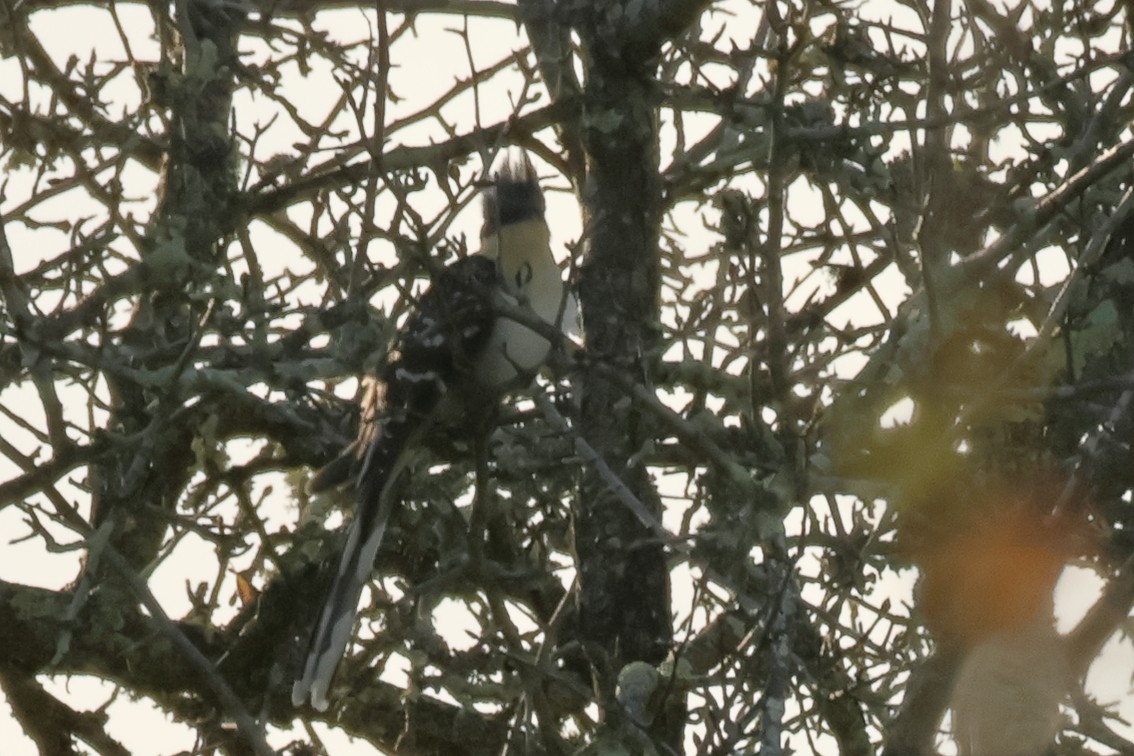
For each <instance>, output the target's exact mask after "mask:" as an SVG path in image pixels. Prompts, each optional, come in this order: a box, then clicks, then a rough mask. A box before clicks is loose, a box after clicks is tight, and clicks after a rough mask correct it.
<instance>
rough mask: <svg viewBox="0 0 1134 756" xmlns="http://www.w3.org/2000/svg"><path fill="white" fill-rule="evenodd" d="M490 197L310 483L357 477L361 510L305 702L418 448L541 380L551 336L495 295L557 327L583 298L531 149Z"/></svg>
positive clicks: (350, 613) (318, 636) (515, 160)
mask: <svg viewBox="0 0 1134 756" xmlns="http://www.w3.org/2000/svg"><path fill="white" fill-rule="evenodd" d="M482 208H483V225H482V228H481V235H480V251H479V253H478V254H472V255H468V256H465V257H462V258H459V259H458V260H456V261H455V262H452V263H450V264H449V265H448V266H446V267H444V268H443V269H442V270H440V271H439V272H438V273H437V274H436V275H435V276H434V277H433V280H432V281H431V283H430V286H429V288H428V289H427V290H426V291H425V292H424V294H422V295H421V297H420V298H419V299H418V301H417V302H416V307H414V308H413V310H412V312H411V314H410V316H409V317H408V319H407V320H406V322H405V325H404V326H403V327H402V328H401V329H400V330H399V332H398V333H397V334H396V336H395V337H394V339H393V343H392V345H391V349H390V351H389V356H388V359H387V361H386V364H385V367H384V368H383V369H382V370H381V371H379V372H378V374H377V375H375V376H372V377H370V378H369V379H367V380H366V381H365V390H364V392H363V397H362V400H361V413H360V424H359V431H358V436H357V438H356V439H355V440H354V441H353V442H352V443H350V444H349V445H347V446H346V447H345V448H344V449H343V451H342V452H341V453H340V454H339V456H338V457H337V458H335V459H334V460H332V461H331V462H330V463H329V464H327V465H326V466H325V467H324V468H322V469H321V470H319V471H318V472H316V473H315V475H314V476H313V477H312V479H311V480H310V482H309V483H308V486H307V488H308V490H309V491H312V492H317V491H323V490H327V489H329V488H333V487H336V486H349V488H350V489H352V490H353V494H354V499H355V511H354V515H353V518H352V519H351V522H350V524H349V526H348V532H347V538H346V543H345V545H344V547H343V551H342V555H341V557H340V560H339V566H338V571H337V573H336V574H335V577H334V581H333V583H332V585H331V589H330V592H329V593H328V594H327V596H326V598H325V600H324V602H323V606H322V608H321V610H320V612H319V615H318V619H317V620H316V623H315V625H314V628H313V630H312V633H311V638H310V643H309V645H308V650H307V656H306V660H305V661H304V664H303V668H302V671H301V674H300V675H299V676H298V678H297V679H296V681H295V683H294V684H293V686H292V704H293V705H294V706H296V707H299V706H302V705H304V704H305V703H307V702H310V704H311V705H312V706H313V707H314V708H315V709H317V710H319V711H325V710H326V709H327V708H328V706H329V703H330V702H329V700H328V697H327V694H328V691H329V689H330V686H331V683H332V680H333V678H334V675H335V671H336V669H337V668H338V665H339V662H340V660H341V659H342V657H343V655H344V654H345V652H346V647H347V644H348V643H349V642H350V638H351V633H352V629H353V626H354V620H355V616H356V615H357V613H358V603H359V599H360V598H361V595H362V588H363V586H364V585H365V584H366V582H367V580H368V579H369V577H370V572H371V569H372V566H373V563H374V558H375V556H376V555H377V553H378V548H379V546H380V544H381V542H382V536H383V533H384V532H385V529H386V524H387V523H388V521H389V518H390V514H391V512H392V511H393V510H394V508H395V507H396V506H397V504H398V503H399V501H400V498H401V497H400V491H401V489H402V485H401V482H402V481H403V480H404V479H405V478H406V472H407V468H408V467H409V463H410V461H411V459H412V456H413V452H414V450H415V449H416V448H418V447H419V446H420V445H421V444H422V443H423V441H424V440H425V437H426V435H427V434H428V433H429V431H430V429H431V428H434V427H437V426H438V425H444V424H445V423H446V422H452V421H453V420H455V418H457V417H459V416H461V415H462V414H468V413H470V412H477V411H480V408H483V407H484V406H487V405H491V406H495V403H496V402H497V401H498V400H499V398H500V397H501V396H502V395H503V394H504V393H506V392H507V391H509V390H511V389H514V388H517V387H520V386H522V385H525V384H526V383H530V381H531V379H532V376H533V375H534V373H535V372H536V371H537V370H538V369H539V367H540V366H541V365H542V364H543V362H544V361H545V360H546V358H547V356H548V354H549V353H550V350H551V342H550V341H549V340H548V338H546V336H545V335H541V334H540V333H537V332H536V331H534V330H532V328H529V327H528V326H526V325H524V324H523V323H521V322H519V320H518V319H516V318H509V317H506V316H504V315H502V314H500V313H499V310H500V309H501V307H500V301H495V302H494V298H495V297H500V298H501V300H502V301H503V302H505V303H507V304H509V305H512V306H519V307H522V308H524V309H525V310H528V312H527V313H526V314H528V315H531V314H533V313H534V315H535V316H537V317H538V318H540V319H541V320H543V321H545V322H546V323H548V324H551V325H555V326H560V324H561V323H562V322H563V320H564V311H565V309H567V308H569V306H570V302H571V301H573V298H571V297H570V296H569V294H568V293H567V289H566V286H565V284H564V282H563V277H562V274H561V272H560V270H559V266H558V265H557V264H556V262H555V256H554V255H553V253H552V250H551V244H550V231H549V229H548V225H547V221H546V219H545V210H546V203H545V199H544V196H543V193H542V191H541V189H540V186H539V179H538V176H537V173H536V171H535V168H534V167H533V165H532V162H531V160H530V158H529V157H528V155H527V154H526V153H525V152H524V151H523V150H521V149H518V148H512V149H510V150H506V151H504V152H503V153H502V158H501V160H500V161H499V163H498V164H497V167H496V168H495V169H494V171H493V172H492V177H491V181H490V182H489V183H488V184H487V186H486V187H485V189H484V190H483V192H482ZM528 322H529V324H530V323H531V322H532V321H530V320H529V321H528ZM540 330H542V329H540Z"/></svg>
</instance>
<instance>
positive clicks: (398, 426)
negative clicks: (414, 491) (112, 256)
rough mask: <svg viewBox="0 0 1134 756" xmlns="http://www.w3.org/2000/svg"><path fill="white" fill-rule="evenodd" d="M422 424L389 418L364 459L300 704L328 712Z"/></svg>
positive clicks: (300, 683)
mask: <svg viewBox="0 0 1134 756" xmlns="http://www.w3.org/2000/svg"><path fill="white" fill-rule="evenodd" d="M421 426H422V424H421V423H420V422H414V421H413V420H411V419H410V418H408V417H402V418H391V419H389V420H387V421H386V422H384V423H382V426H381V428H380V429H378V432H377V433H376V434H375V436H374V438H373V440H372V441H371V442H370V444H369V445H368V447H367V449H366V452H365V455H364V456H363V457H362V458H361V459H360V460H358V462H359V463H360V467H359V472H358V479H357V485H356V491H357V496H358V509H357V511H356V512H355V515H354V518H353V519H352V521H351V524H350V530H349V531H348V534H347V541H346V545H345V546H344V547H343V554H342V559H341V560H340V562H339V569H338V572H337V573H336V575H335V580H334V583H333V584H332V585H331V591H330V593H329V594H328V595H327V599H326V601H324V602H323V608H322V610H321V611H320V612H319V619H318V621H317V622H316V624H315V628H314V631H313V632H312V634H311V642H310V645H309V646H308V649H307V660H306V662H305V663H304V666H303V675H302V676H301V677H300V678H299V679H298V680H296V681H295V684H294V685H293V686H292V689H291V702H292V704H293V705H295V706H301V705H303V703H304V702H305V701H307V700H310V701H311V705H312V706H314V707H315V708H316V709H318V710H319V711H326V709H327V706H328V701H327V691H328V690H329V688H330V686H331V681H332V680H333V678H334V676H335V670H336V669H337V668H338V666H339V661H340V660H341V659H342V657H343V654H345V653H346V647H347V644H348V643H349V642H350V638H351V630H352V629H353V626H354V619H355V616H357V614H358V602H359V599H360V598H361V596H362V587H363V586H364V585H366V582H367V580H368V579H369V577H370V572H371V570H372V569H373V566H374V558H375V557H376V556H377V554H378V547H379V546H380V545H381V543H382V536H383V535H384V534H385V532H386V524H387V523H388V522H389V519H390V513H391V512H392V511H393V509H394V507H395V506H397V504H398V501H399V499H400V493H399V486H398V480H399V478H400V477H401V473H402V470H403V469H404V467H405V465H406V463H407V459H406V457H407V456H408V455H407V453H406V452H407V450H409V449H412V448H413V447H414V445H415V442H416V436H417V435H418V434H420V433H421V432H422V427H421ZM332 464H334V463H332Z"/></svg>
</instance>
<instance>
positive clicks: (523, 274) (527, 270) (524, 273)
mask: <svg viewBox="0 0 1134 756" xmlns="http://www.w3.org/2000/svg"><path fill="white" fill-rule="evenodd" d="M531 280H532V264H531V263H530V262H526V263H524V264H523V265H521V266H520V267H519V268H517V269H516V288H517V289H522V288H523V287H524V286H525V285H526V284H528V283H529V282H530V281H531Z"/></svg>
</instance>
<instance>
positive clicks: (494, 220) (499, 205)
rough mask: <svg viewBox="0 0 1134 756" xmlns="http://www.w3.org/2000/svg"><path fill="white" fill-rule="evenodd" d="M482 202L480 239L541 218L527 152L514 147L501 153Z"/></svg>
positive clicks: (539, 196)
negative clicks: (513, 225) (515, 224)
mask: <svg viewBox="0 0 1134 756" xmlns="http://www.w3.org/2000/svg"><path fill="white" fill-rule="evenodd" d="M483 198H484V199H483V201H484V228H483V229H482V230H481V236H482V237H486V236H488V235H489V234H492V233H495V232H497V231H499V230H500V229H501V228H503V227H504V226H508V225H511V224H513V223H520V222H521V221H526V220H533V219H536V218H542V217H543V212H544V208H545V204H544V200H543V193H542V192H541V191H540V190H539V176H537V175H536V170H535V167H534V166H533V165H532V161H531V160H530V159H529V158H528V155H527V153H526V152H524V151H523V150H522V149H520V148H518V147H513V148H511V149H508V150H506V151H505V152H503V153H501V155H500V158H499V159H498V160H497V164H496V168H495V169H494V170H493V171H492V178H491V180H490V183H489V184H488V186H487V187H486V188H485V190H484V194H483Z"/></svg>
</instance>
